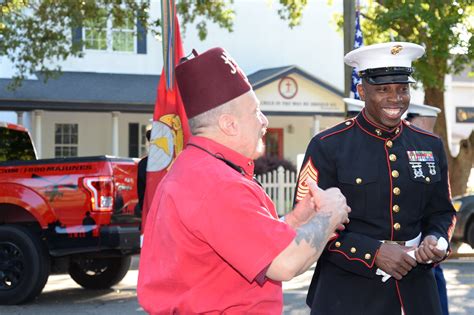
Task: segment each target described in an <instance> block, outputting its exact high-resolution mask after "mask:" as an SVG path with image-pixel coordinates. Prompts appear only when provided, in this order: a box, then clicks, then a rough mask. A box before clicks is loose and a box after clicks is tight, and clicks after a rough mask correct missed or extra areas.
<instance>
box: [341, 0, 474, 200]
mask: <svg viewBox="0 0 474 315" xmlns="http://www.w3.org/2000/svg"><path fill="white" fill-rule="evenodd" d="M360 10H361V15H362V16H363V19H362V21H361V24H362V32H363V34H364V44H365V45H368V44H373V43H380V42H386V41H390V40H391V39H393V41H408V42H413V43H418V44H420V45H423V46H424V47H425V48H426V53H425V55H424V56H423V57H422V58H420V59H419V60H417V61H416V62H415V63H414V67H415V68H416V71H415V74H414V76H415V78H416V79H417V80H418V82H420V83H421V84H422V85H423V89H424V92H425V98H424V102H425V104H429V105H433V106H436V107H438V108H440V109H441V114H440V115H439V118H438V120H437V123H436V126H435V133H436V134H438V135H439V136H440V137H441V138H442V139H443V142H444V146H445V149H446V153H447V154H448V164H449V170H450V183H451V190H452V194H453V195H459V194H463V193H465V191H466V188H467V181H468V178H469V174H470V170H471V168H472V167H473V165H474V131H473V132H472V133H471V134H470V136H469V138H468V139H464V140H462V141H461V143H460V147H461V149H460V152H459V154H458V155H457V156H452V155H451V153H450V150H449V148H448V140H447V139H448V134H447V130H446V117H445V114H444V113H445V106H444V82H445V77H446V75H447V74H456V73H459V72H461V71H462V70H463V69H468V70H470V71H471V72H472V71H474V64H473V60H474V36H472V34H473V30H474V2H473V0H455V1H445V0H432V1H420V0H368V1H367V2H366V5H365V6H362V7H361V8H360ZM336 21H337V23H338V26H339V27H341V26H342V23H343V21H342V16H339V17H337V18H336Z"/></svg>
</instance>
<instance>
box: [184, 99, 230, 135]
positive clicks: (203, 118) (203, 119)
mask: <svg viewBox="0 0 474 315" xmlns="http://www.w3.org/2000/svg"><path fill="white" fill-rule="evenodd" d="M234 104H236V102H234V100H230V101H228V102H227V103H224V104H222V105H220V106H217V107H215V108H213V109H210V110H208V111H206V112H204V113H201V114H199V115H197V116H194V117H193V118H191V119H189V121H188V122H189V129H190V130H191V134H192V135H197V134H199V133H200V132H201V131H202V130H203V129H206V128H213V127H217V124H218V120H219V116H221V115H222V114H233V113H235V109H236V107H235V106H234Z"/></svg>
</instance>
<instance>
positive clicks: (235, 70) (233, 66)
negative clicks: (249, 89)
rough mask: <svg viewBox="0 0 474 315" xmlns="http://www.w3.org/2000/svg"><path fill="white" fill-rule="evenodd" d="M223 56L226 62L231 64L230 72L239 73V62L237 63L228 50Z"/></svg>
mask: <svg viewBox="0 0 474 315" xmlns="http://www.w3.org/2000/svg"><path fill="white" fill-rule="evenodd" d="M221 58H222V59H223V60H224V63H225V64H227V65H229V67H230V73H232V74H236V73H237V64H236V63H235V61H234V59H232V57H231V56H229V54H227V52H225V51H223V52H222V55H221Z"/></svg>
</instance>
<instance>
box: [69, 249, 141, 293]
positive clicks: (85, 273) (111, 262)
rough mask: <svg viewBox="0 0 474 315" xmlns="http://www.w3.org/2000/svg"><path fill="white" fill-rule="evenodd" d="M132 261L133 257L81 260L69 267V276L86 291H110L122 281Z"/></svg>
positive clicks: (74, 261)
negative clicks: (109, 289)
mask: <svg viewBox="0 0 474 315" xmlns="http://www.w3.org/2000/svg"><path fill="white" fill-rule="evenodd" d="M131 261H132V257H131V256H123V257H105V258H79V259H75V260H73V261H72V262H71V264H70V265H69V275H70V276H71V278H72V279H73V280H74V281H76V283H77V284H79V285H80V286H82V287H84V288H86V289H108V288H110V287H111V286H113V285H115V284H117V283H119V282H120V281H122V279H123V277H125V275H126V274H127V272H128V269H129V268H130V262H131Z"/></svg>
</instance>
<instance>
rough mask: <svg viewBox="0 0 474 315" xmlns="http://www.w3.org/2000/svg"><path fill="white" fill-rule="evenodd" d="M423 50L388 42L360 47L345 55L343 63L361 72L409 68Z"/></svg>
mask: <svg viewBox="0 0 474 315" xmlns="http://www.w3.org/2000/svg"><path fill="white" fill-rule="evenodd" d="M424 53H425V49H424V48H423V47H422V46H420V45H417V44H413V43H407V42H390V43H382V44H374V45H369V46H362V47H360V48H357V49H355V50H353V51H351V52H349V53H347V54H346V56H345V57H344V62H345V63H346V64H347V65H349V66H352V67H354V68H356V69H357V71H363V70H366V69H377V68H386V67H404V68H410V67H411V62H412V61H413V60H416V59H418V58H420V57H421V56H423V54H424Z"/></svg>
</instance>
